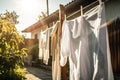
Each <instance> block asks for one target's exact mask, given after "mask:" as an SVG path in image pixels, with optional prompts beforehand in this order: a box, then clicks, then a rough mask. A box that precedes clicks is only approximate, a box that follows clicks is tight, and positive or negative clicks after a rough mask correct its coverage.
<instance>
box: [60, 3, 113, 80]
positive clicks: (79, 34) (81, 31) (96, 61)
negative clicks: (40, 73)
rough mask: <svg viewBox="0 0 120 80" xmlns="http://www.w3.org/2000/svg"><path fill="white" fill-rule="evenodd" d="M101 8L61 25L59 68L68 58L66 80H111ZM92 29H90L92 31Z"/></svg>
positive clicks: (105, 30)
mask: <svg viewBox="0 0 120 80" xmlns="http://www.w3.org/2000/svg"><path fill="white" fill-rule="evenodd" d="M104 11H105V10H104V4H102V5H99V6H97V7H96V8H95V9H94V10H91V11H89V13H87V12H86V14H84V17H83V16H81V17H79V18H76V19H74V20H71V21H64V23H63V28H62V38H61V57H60V58H61V60H60V64H61V66H64V65H65V64H66V62H67V57H69V63H70V80H114V78H113V72H112V68H111V59H110V51H109V45H108V34H107V29H106V27H104V28H100V27H101V25H102V24H103V23H105V12H104ZM92 27H93V28H92Z"/></svg>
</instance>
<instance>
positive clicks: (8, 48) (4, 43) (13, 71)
mask: <svg viewBox="0 0 120 80" xmlns="http://www.w3.org/2000/svg"><path fill="white" fill-rule="evenodd" d="M7 13H9V12H7ZM6 15H7V14H6ZM10 18H11V19H13V20H14V18H12V17H9V16H8V15H7V17H6V18H5V17H4V18H3V17H1V18H0V79H1V80H24V79H25V77H24V74H25V73H24V71H23V70H22V66H23V65H24V64H23V56H24V55H26V51H25V50H26V49H25V48H19V44H21V43H23V40H24V38H23V37H22V36H20V35H19V33H18V32H17V30H16V28H15V24H13V22H12V21H10ZM15 21H16V20H15Z"/></svg>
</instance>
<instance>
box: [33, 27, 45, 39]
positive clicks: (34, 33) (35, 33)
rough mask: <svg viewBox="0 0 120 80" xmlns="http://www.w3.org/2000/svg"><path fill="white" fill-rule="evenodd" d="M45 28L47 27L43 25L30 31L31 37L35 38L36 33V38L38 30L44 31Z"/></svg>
mask: <svg viewBox="0 0 120 80" xmlns="http://www.w3.org/2000/svg"><path fill="white" fill-rule="evenodd" d="M46 28H47V26H44V27H40V28H38V29H36V30H34V31H32V32H31V38H32V39H35V36H36V35H37V39H39V35H40V32H41V31H44V30H45V29H46Z"/></svg>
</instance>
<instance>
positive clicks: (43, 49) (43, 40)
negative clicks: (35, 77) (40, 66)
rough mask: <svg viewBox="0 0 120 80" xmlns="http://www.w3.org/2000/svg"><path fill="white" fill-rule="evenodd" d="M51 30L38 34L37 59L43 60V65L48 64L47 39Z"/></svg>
mask: <svg viewBox="0 0 120 80" xmlns="http://www.w3.org/2000/svg"><path fill="white" fill-rule="evenodd" d="M51 29H52V28H48V29H47V30H46V31H44V32H41V33H40V39H39V58H40V59H43V62H44V63H45V64H48V59H49V37H50V33H51Z"/></svg>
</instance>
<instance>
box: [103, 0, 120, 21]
mask: <svg viewBox="0 0 120 80" xmlns="http://www.w3.org/2000/svg"><path fill="white" fill-rule="evenodd" d="M105 11H106V21H111V20H114V19H116V18H117V17H120V0H109V1H108V2H106V4H105Z"/></svg>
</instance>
